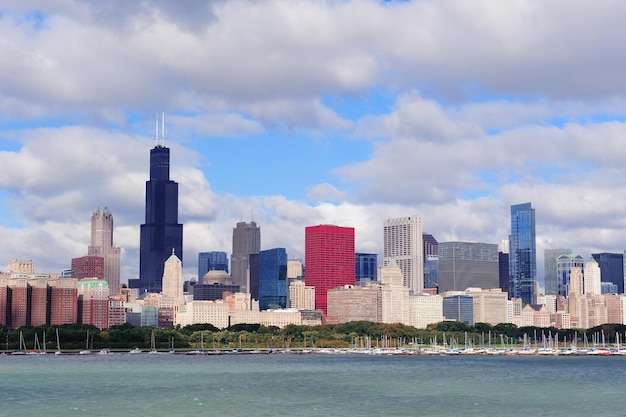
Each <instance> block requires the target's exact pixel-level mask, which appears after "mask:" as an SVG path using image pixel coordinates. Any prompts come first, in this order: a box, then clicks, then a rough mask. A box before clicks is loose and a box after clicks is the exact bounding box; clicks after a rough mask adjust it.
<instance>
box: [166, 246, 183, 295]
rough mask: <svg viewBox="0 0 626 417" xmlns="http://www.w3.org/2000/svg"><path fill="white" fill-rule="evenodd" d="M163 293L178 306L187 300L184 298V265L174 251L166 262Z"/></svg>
mask: <svg viewBox="0 0 626 417" xmlns="http://www.w3.org/2000/svg"><path fill="white" fill-rule="evenodd" d="M162 293H163V295H166V296H168V297H169V298H171V299H172V300H174V302H175V303H177V304H182V303H183V302H184V300H185V299H184V297H183V263H182V262H181V261H180V259H178V257H177V256H176V253H174V251H172V255H171V256H170V257H169V258H168V259H167V261H165V265H164V268H163V291H162Z"/></svg>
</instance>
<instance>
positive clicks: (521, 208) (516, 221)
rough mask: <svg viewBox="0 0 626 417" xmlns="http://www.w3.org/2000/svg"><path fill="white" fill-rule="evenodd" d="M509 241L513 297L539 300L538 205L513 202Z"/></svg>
mask: <svg viewBox="0 0 626 417" xmlns="http://www.w3.org/2000/svg"><path fill="white" fill-rule="evenodd" d="M509 245H510V253H509V276H510V281H509V298H521V299H522V303H523V304H535V303H536V301H537V294H536V293H535V287H536V284H537V249H536V243H535V209H534V208H532V207H531V206H530V203H523V204H516V205H513V206H511V235H510V236H509Z"/></svg>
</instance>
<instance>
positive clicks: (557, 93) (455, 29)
mask: <svg viewBox="0 0 626 417" xmlns="http://www.w3.org/2000/svg"><path fill="white" fill-rule="evenodd" d="M33 5H34V6H33ZM527 5H534V7H530V6H527ZM624 11H626V5H621V4H615V3H610V4H608V3H607V4H601V5H595V4H588V5H587V4H575V5H572V4H569V3H550V4H545V2H537V1H529V2H524V3H516V4H513V5H507V7H504V6H502V5H501V3H499V2H496V1H480V2H477V3H473V4H472V6H471V8H470V7H469V6H467V5H464V4H463V3H459V2H455V1H446V0H444V1H441V2H437V3H431V2H426V1H406V2H394V1H389V2H375V1H346V2H324V3H319V2H312V1H311V2H309V1H302V2H296V3H289V2H287V3H285V2H272V1H268V2H261V3H259V2H246V1H236V2H212V3H210V4H207V5H205V6H204V7H202V8H198V9H191V10H186V8H185V7H183V6H180V5H176V4H170V2H162V1H156V0H152V1H146V2H142V3H141V4H135V5H132V6H130V5H126V6H124V7H123V6H121V5H120V4H118V3H117V2H113V3H107V4H93V3H90V2H83V1H69V2H65V3H63V4H58V3H54V4H49V2H42V3H40V4H38V3H37V2H35V3H29V5H23V4H21V3H19V2H16V3H14V2H5V3H4V4H3V6H1V7H0V23H1V24H0V34H1V35H2V38H3V39H10V40H11V42H10V46H6V47H5V48H4V49H3V54H4V55H3V56H4V57H5V60H4V64H3V65H2V66H0V85H1V86H3V88H1V89H0V91H1V93H0V202H1V204H0V234H1V235H2V236H3V239H2V242H0V249H1V250H2V252H3V253H5V257H6V259H33V260H35V262H36V263H37V265H38V266H39V268H40V269H41V270H42V271H49V272H59V271H61V270H63V269H67V268H68V267H69V263H70V260H71V258H73V257H79V256H82V255H83V254H84V248H85V247H86V246H87V245H88V244H89V215H90V213H91V212H92V210H93V208H94V207H98V206H100V205H106V206H108V207H109V208H110V209H111V211H112V212H113V213H114V214H115V222H116V224H115V233H116V236H115V237H116V239H115V245H116V246H119V247H121V248H122V271H121V281H122V282H127V281H128V279H136V278H138V277H139V240H140V239H139V234H140V231H139V226H138V225H140V224H141V223H142V217H143V206H144V203H145V202H144V182H145V179H146V176H145V167H146V165H147V156H146V154H147V152H148V150H149V149H150V147H151V145H152V133H153V132H154V115H155V113H157V112H159V114H161V113H160V112H162V111H164V112H165V121H166V123H165V130H166V131H167V135H165V136H166V137H167V143H166V146H167V147H170V148H171V149H172V178H174V179H175V180H176V181H177V182H178V183H179V184H180V190H179V191H180V197H179V203H180V213H179V217H180V223H182V224H185V236H184V239H185V241H184V247H185V252H186V253H187V256H185V259H184V264H183V266H184V275H185V277H186V278H189V277H192V276H195V275H196V271H197V254H198V253H199V252H208V251H225V252H227V253H230V252H231V243H230V238H231V233H230V232H231V230H232V227H233V225H235V224H236V223H237V222H240V221H246V222H249V221H255V222H257V224H258V225H259V226H260V227H262V228H263V246H262V247H261V250H265V249H269V248H276V247H285V248H286V249H287V251H288V253H289V255H290V257H298V258H300V259H302V258H303V257H304V229H305V227H306V226H309V225H314V224H337V225H344V226H350V227H354V228H355V246H356V248H355V249H356V250H357V251H358V252H362V253H376V254H378V255H379V256H381V255H382V253H383V250H382V245H383V239H382V226H381V223H382V221H383V220H384V219H386V218H396V217H403V216H408V215H413V214H418V215H419V216H420V217H421V218H422V220H423V230H424V232H426V233H429V234H432V235H433V236H434V237H435V238H436V239H437V240H438V241H440V242H446V241H457V240H466V239H467V240H474V241H480V242H489V243H498V242H500V241H501V240H502V239H506V237H507V236H508V235H509V233H510V230H509V229H510V224H509V218H508V213H507V212H508V208H509V207H510V205H512V204H516V203H518V202H520V201H530V202H532V204H533V208H534V209H536V211H537V218H536V232H537V236H536V238H537V247H536V249H537V266H538V278H539V280H540V282H541V283H542V284H543V281H542V280H543V265H544V262H543V254H544V251H545V249H550V248H563V247H566V248H572V249H573V251H574V252H575V253H579V254H581V256H583V258H584V259H586V260H587V259H588V258H589V257H590V255H591V254H592V253H620V252H622V251H623V249H624V248H626V239H624V238H623V236H625V235H626V233H625V232H626V223H624V222H623V219H622V217H623V213H622V209H621V208H622V207H624V205H626V192H625V191H626V190H625V189H624V187H625V186H624V185H622V184H621V183H620V182H619V181H618V179H619V178H621V177H622V176H623V174H624V170H625V169H626V167H624V164H623V161H624V160H625V159H626V148H624V147H623V146H621V145H622V143H623V142H624V139H623V138H624V137H626V124H625V123H624V122H625V120H626V86H625V85H624V82H623V77H622V74H623V70H624V67H626V63H625V62H622V59H621V58H620V57H616V56H615V54H614V53H613V52H612V50H619V46H620V45H621V44H622V43H623V42H622V41H624V40H626V29H624V28H623V27H622V25H621V24H620V23H619V22H616V21H615V19H613V17H614V16H619V15H621V14H622V13H623V12H624ZM564 16H565V17H567V18H564ZM503 22H506V24H503ZM242 26H245V27H247V28H248V31H249V33H250V34H251V35H252V36H251V37H241V36H240V29H239V28H241V27H242ZM527 27H533V28H548V27H549V28H550V30H549V31H548V30H532V31H529V30H526V28H527ZM69 39H71V40H73V41H72V42H69V41H68V40H69ZM251 39H254V42H252V41H251ZM553 45H561V46H562V48H560V52H559V53H555V51H554V48H553ZM597 45H602V48H599V47H597ZM269 56H271V57H274V58H273V59H268V57H269ZM181 57H185V59H181ZM564 150H567V152H565V151H564ZM572 195H576V196H582V197H581V198H575V199H572V198H571V196H572ZM564 202H567V203H566V204H565V203H564ZM379 260H380V261H382V256H381V257H380V258H379Z"/></svg>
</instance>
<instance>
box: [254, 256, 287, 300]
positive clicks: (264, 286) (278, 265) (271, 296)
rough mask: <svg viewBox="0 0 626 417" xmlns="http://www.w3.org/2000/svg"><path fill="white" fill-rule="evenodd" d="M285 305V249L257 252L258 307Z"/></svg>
mask: <svg viewBox="0 0 626 417" xmlns="http://www.w3.org/2000/svg"><path fill="white" fill-rule="evenodd" d="M286 307H287V251H286V250H285V249H284V248H275V249H268V250H263V251H261V252H259V308H260V309H261V310H268V309H275V308H286Z"/></svg>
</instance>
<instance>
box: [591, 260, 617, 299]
mask: <svg viewBox="0 0 626 417" xmlns="http://www.w3.org/2000/svg"><path fill="white" fill-rule="evenodd" d="M591 256H593V259H595V260H596V262H598V266H599V267H600V276H601V279H602V282H612V283H613V284H615V285H617V292H618V294H623V293H624V254H623V253H606V252H603V253H592V254H591Z"/></svg>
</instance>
